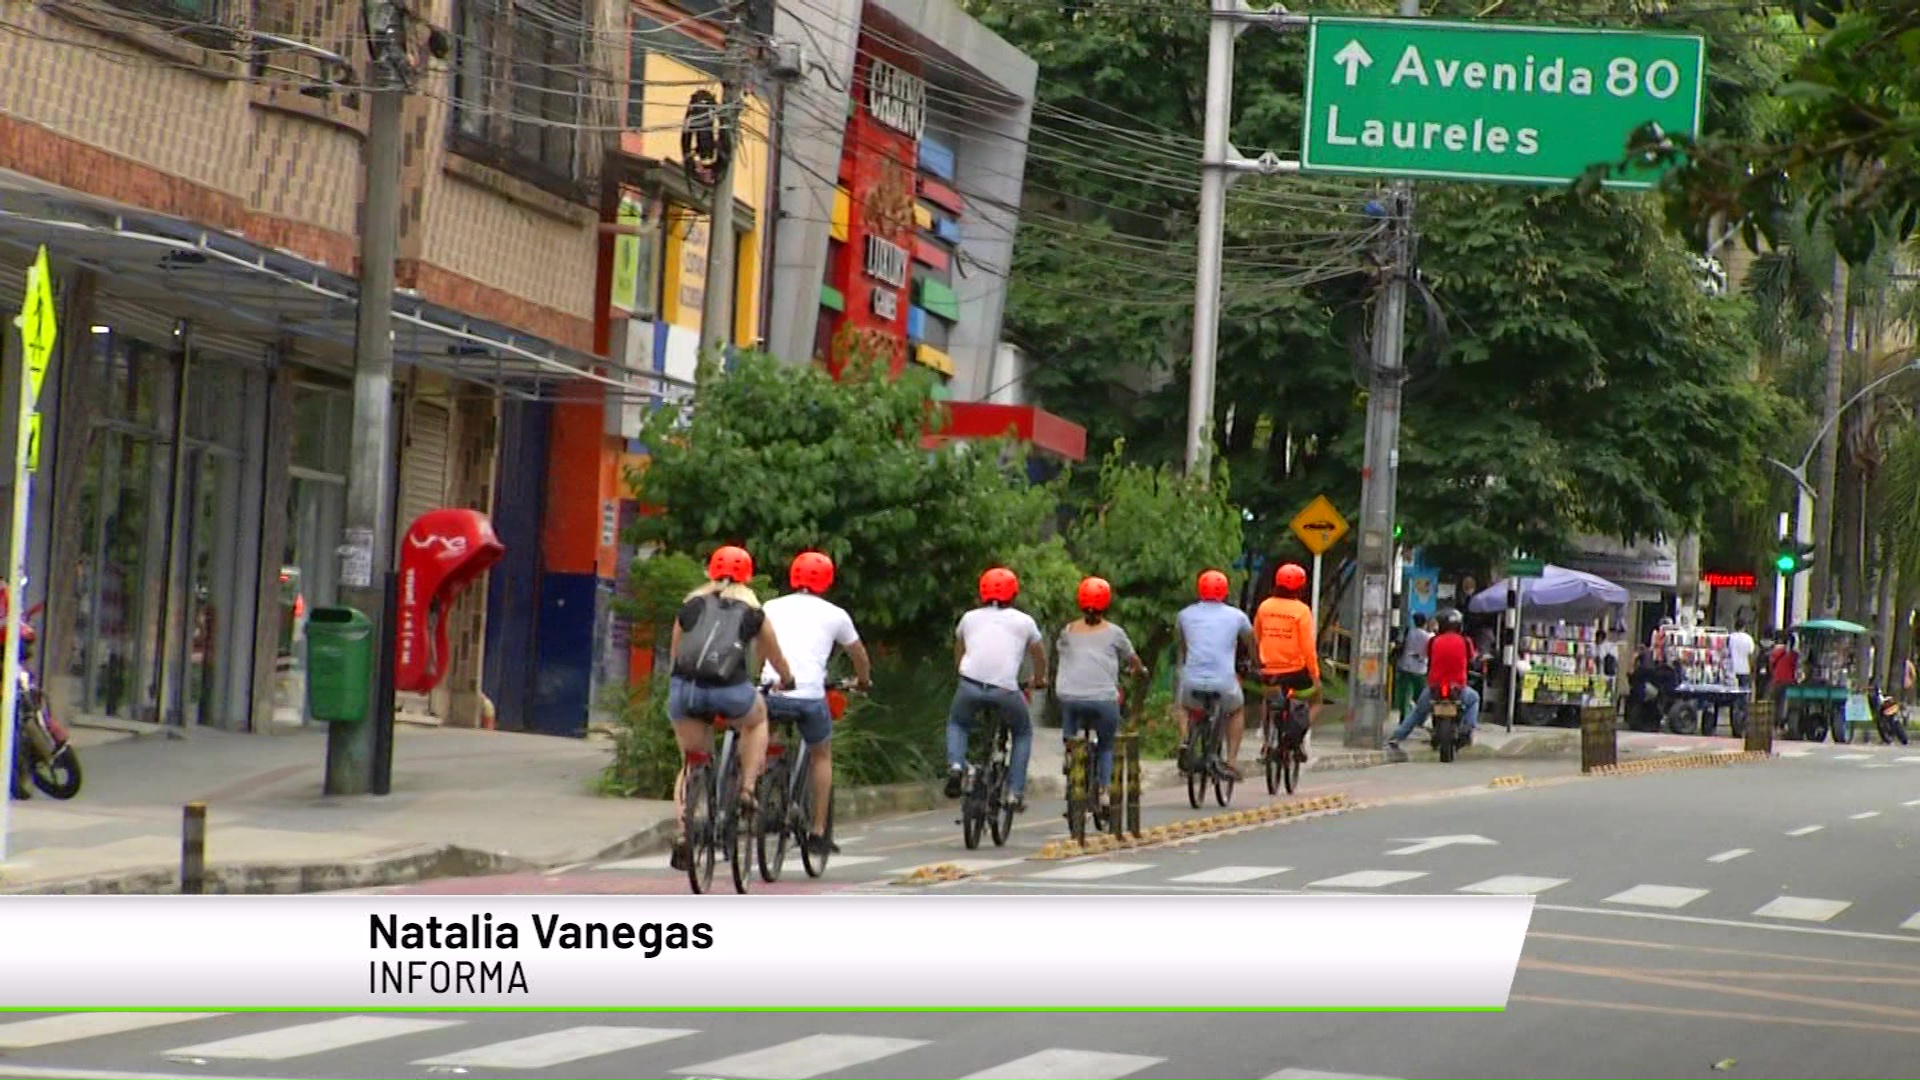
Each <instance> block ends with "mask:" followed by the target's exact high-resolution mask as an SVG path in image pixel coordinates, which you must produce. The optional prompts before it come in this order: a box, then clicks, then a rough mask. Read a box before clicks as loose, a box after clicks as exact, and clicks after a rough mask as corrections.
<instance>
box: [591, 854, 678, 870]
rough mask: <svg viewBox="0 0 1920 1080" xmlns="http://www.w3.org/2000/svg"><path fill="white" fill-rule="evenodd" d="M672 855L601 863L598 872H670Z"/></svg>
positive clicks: (644, 856)
mask: <svg viewBox="0 0 1920 1080" xmlns="http://www.w3.org/2000/svg"><path fill="white" fill-rule="evenodd" d="M672 858H673V856H672V855H643V856H641V857H640V858H638V859H621V860H620V861H619V862H603V863H601V864H600V865H599V866H598V867H595V869H598V870H671V869H673V864H672V862H671V861H670V860H671V859H672Z"/></svg>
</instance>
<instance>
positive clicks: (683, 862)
mask: <svg viewBox="0 0 1920 1080" xmlns="http://www.w3.org/2000/svg"><path fill="white" fill-rule="evenodd" d="M692 862H693V853H692V851H691V850H689V849H688V847H687V838H686V837H684V836H683V837H681V838H680V839H678V840H675V841H674V842H673V853H672V854H670V855H668V856H667V865H668V866H671V867H672V868H674V869H675V870H685V869H686V868H687V867H688V865H690V864H691V863H692Z"/></svg>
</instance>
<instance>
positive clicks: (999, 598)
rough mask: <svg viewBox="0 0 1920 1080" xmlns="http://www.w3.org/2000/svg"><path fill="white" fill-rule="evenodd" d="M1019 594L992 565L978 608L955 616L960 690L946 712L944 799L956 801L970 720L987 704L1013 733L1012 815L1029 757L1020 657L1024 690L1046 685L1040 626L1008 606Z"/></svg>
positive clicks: (1014, 582)
mask: <svg viewBox="0 0 1920 1080" xmlns="http://www.w3.org/2000/svg"><path fill="white" fill-rule="evenodd" d="M1019 595H1020V579H1019V578H1017V577H1015V576H1014V575H1013V571H1011V570H1008V569H1006V568H1004V567H999V566H996V567H994V568H993V569H991V570H988V571H987V572H986V573H984V574H982V575H980V606H979V607H977V608H974V609H973V610H972V611H969V612H967V613H966V614H965V615H962V616H961V617H960V625H959V626H957V627H955V628H954V631H953V639H954V640H953V658H954V662H955V663H956V664H958V665H959V668H960V687H959V689H957V690H955V691H954V693H953V707H952V709H950V710H948V712H947V787H946V792H947V798H949V799H957V798H959V797H960V789H961V786H962V780H963V778H964V776H965V774H966V768H967V735H968V733H969V732H971V731H972V730H973V720H974V717H975V716H976V715H978V714H979V712H980V711H981V710H982V709H983V708H986V707H988V706H995V707H998V708H999V709H1000V710H1001V711H1003V712H1004V713H1005V714H1006V716H1007V720H1008V723H1009V724H1010V725H1011V726H1012V729H1013V762H1012V773H1013V775H1011V776H1009V777H1008V778H1007V796H1008V798H1009V800H1011V802H1012V803H1013V809H1014V812H1015V813H1019V812H1020V811H1022V810H1025V809H1026V802H1025V799H1024V795H1025V793H1026V790H1027V758H1028V757H1029V756H1030V755H1031V754H1032V753H1033V717H1032V715H1031V714H1030V713H1029V712H1028V711H1027V698H1026V695H1025V694H1023V693H1021V685H1020V661H1021V658H1022V654H1023V653H1024V654H1025V657H1026V658H1027V659H1029V660H1031V661H1032V662H1033V678H1032V680H1031V681H1030V682H1029V683H1028V684H1027V686H1026V689H1029V690H1037V689H1039V688H1040V687H1042V686H1045V685H1046V683H1047V649H1046V646H1045V645H1044V644H1043V643H1042V639H1041V637H1040V624H1039V623H1036V622H1034V621H1033V616H1031V615H1029V614H1027V613H1026V612H1024V611H1021V610H1019V609H1018V608H1016V607H1014V606H1013V598H1014V597H1016V596H1019Z"/></svg>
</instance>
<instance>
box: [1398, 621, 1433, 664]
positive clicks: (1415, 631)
mask: <svg viewBox="0 0 1920 1080" xmlns="http://www.w3.org/2000/svg"><path fill="white" fill-rule="evenodd" d="M1432 640H1433V635H1432V634H1429V633H1427V631H1426V630H1425V629H1424V628H1422V627H1418V626H1416V627H1413V628H1412V629H1409V630H1408V631H1407V642H1406V646H1405V647H1404V648H1402V649H1401V650H1400V670H1401V671H1405V672H1409V673H1411V674H1414V675H1425V674H1426V673H1427V643H1428V642H1431V641H1432Z"/></svg>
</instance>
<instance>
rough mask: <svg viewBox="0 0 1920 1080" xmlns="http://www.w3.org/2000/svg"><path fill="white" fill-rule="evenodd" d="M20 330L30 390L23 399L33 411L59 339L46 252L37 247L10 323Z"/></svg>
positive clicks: (44, 247)
mask: <svg viewBox="0 0 1920 1080" xmlns="http://www.w3.org/2000/svg"><path fill="white" fill-rule="evenodd" d="M14 325H16V326H18V327H19V328H20V346H21V351H22V352H23V353H24V354H25V356H26V361H27V378H28V383H29V385H30V387H31V389H30V390H29V391H28V395H27V406H28V408H33V407H35V406H37V405H38V404H39V402H40V383H41V380H43V379H45V378H46V375H47V362H48V361H49V360H50V359H51V358H52V357H53V343H54V340H55V339H56V338H58V337H59V336H60V321H59V320H58V319H57V318H55V317H54V313H53V274H52V272H51V271H50V270H49V269H48V268H47V248H46V245H44V244H43V245H41V247H40V254H39V255H37V256H35V257H34V260H33V266H31V267H30V268H28V270H27V294H26V296H24V297H23V298H21V301H20V317H19V318H18V319H16V320H14Z"/></svg>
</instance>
